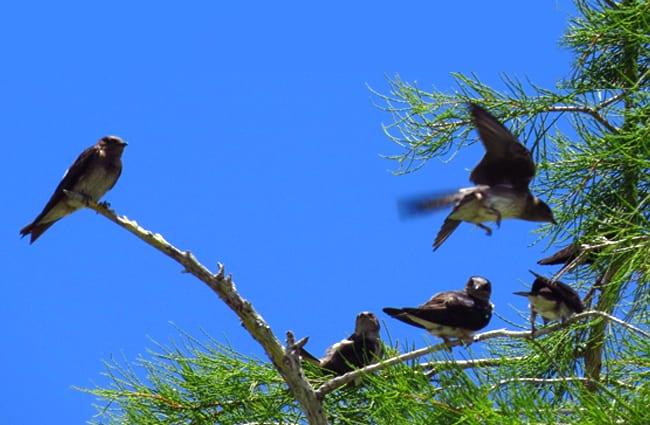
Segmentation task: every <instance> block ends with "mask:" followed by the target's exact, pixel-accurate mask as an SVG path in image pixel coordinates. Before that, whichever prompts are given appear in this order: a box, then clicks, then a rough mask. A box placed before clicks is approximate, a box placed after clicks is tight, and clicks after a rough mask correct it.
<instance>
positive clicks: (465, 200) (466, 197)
mask: <svg viewBox="0 0 650 425" xmlns="http://www.w3.org/2000/svg"><path fill="white" fill-rule="evenodd" d="M469 110H470V113H471V114H472V118H473V120H474V123H475V125H476V127H477V129H478V133H479V136H480V139H481V142H482V143H483V146H484V147H485V155H484V156H483V158H482V159H481V161H480V162H479V163H478V165H477V166H476V167H474V169H473V170H472V173H471V174H470V181H471V182H472V183H474V184H476V186H473V187H468V188H463V189H460V190H459V191H457V192H455V193H452V194H448V195H444V196H439V197H434V198H429V199H426V198H418V199H412V200H407V201H404V202H402V205H401V209H402V211H403V212H404V213H405V214H408V215H412V214H418V213H424V212H427V211H430V210H435V209H439V208H441V207H444V206H446V205H449V204H453V206H454V207H453V209H452V211H451V213H450V214H449V215H448V216H447V218H446V219H445V221H444V223H443V225H442V227H441V228H440V231H439V232H438V235H437V236H436V239H435V241H434V243H433V250H434V251H435V250H437V249H438V248H440V245H442V244H443V242H444V241H446V240H447V238H449V236H451V234H452V233H453V231H454V230H456V228H457V227H458V226H459V225H460V223H461V222H462V221H466V222H468V223H474V224H476V225H477V226H478V227H480V228H481V229H483V230H485V232H486V233H487V235H488V236H489V235H491V234H492V230H491V229H490V228H489V227H488V226H486V225H484V224H483V223H484V222H490V221H494V222H496V224H497V227H499V226H500V225H501V220H503V219H506V218H519V219H522V220H527V221H535V222H548V223H553V224H556V222H555V219H554V218H553V212H552V211H551V208H550V207H549V206H548V205H547V204H546V203H544V201H542V200H541V199H539V198H538V197H536V196H534V195H533V194H532V193H531V192H530V189H529V188H528V185H529V184H530V181H531V180H532V179H533V177H534V176H535V163H534V162H533V158H532V156H531V154H530V152H529V151H528V149H526V147H525V146H524V145H522V144H521V143H520V142H519V140H517V138H516V137H515V136H514V135H513V134H512V133H510V131H509V130H508V129H507V128H505V127H504V126H503V125H502V124H501V123H500V122H499V121H498V120H497V119H496V118H495V117H494V116H492V115H491V114H490V113H488V112H487V111H486V110H485V109H483V108H481V107H480V106H478V105H476V104H473V103H471V104H470V105H469Z"/></svg>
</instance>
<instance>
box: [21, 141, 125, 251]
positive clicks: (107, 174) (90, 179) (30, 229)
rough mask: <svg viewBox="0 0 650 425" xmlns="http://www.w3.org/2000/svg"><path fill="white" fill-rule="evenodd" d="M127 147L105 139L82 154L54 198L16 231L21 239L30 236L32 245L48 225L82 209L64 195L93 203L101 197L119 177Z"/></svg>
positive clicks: (81, 205) (66, 173) (53, 195)
mask: <svg viewBox="0 0 650 425" xmlns="http://www.w3.org/2000/svg"><path fill="white" fill-rule="evenodd" d="M126 145H127V143H126V142H124V141H123V140H122V139H120V138H119V137H116V136H106V137H103V138H101V139H99V141H98V142H97V144H95V145H94V146H91V147H89V148H88V149H86V150H84V151H83V152H82V153H81V155H79V157H78V158H77V159H76V161H75V162H74V163H73V164H72V165H71V166H70V168H68V170H67V171H66V172H65V174H64V176H63V179H62V180H61V182H60V183H59V185H58V186H57V187H56V189H55V190H54V194H52V197H51V198H50V200H49V201H48V202H47V204H46V205H45V208H43V211H41V213H40V214H39V215H38V216H37V217H36V219H35V220H34V221H33V222H32V223H30V224H28V225H27V226H25V227H23V228H22V229H21V230H20V235H21V236H23V237H24V236H26V235H29V234H31V240H30V242H29V243H30V244H32V243H34V241H36V239H38V238H39V236H41V235H42V234H43V232H45V231H46V230H47V229H48V228H49V227H50V226H51V225H53V224H54V223H56V222H57V221H58V220H60V219H61V218H63V217H65V216H66V215H69V214H72V213H73V212H75V211H77V210H78V209H80V208H82V207H83V206H84V205H83V204H81V203H79V202H78V201H75V200H73V199H71V198H70V197H68V196H67V195H66V194H65V193H64V191H70V192H75V193H79V194H80V195H82V196H84V197H87V198H88V199H91V200H93V201H95V202H97V201H99V199H100V198H101V197H102V196H104V194H105V193H106V192H108V191H109V190H110V189H111V188H112V187H113V186H114V185H115V183H116V182H117V179H118V178H119V177H120V174H121V173H122V160H121V157H122V152H123V151H124V147H125V146H126Z"/></svg>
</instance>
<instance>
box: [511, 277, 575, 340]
mask: <svg viewBox="0 0 650 425" xmlns="http://www.w3.org/2000/svg"><path fill="white" fill-rule="evenodd" d="M530 272H531V273H532V274H533V275H534V276H535V281H534V282H533V286H532V288H531V289H530V291H529V292H514V294H515V295H521V296H524V297H528V301H529V302H530V325H531V329H532V331H533V332H535V317H536V316H537V314H539V315H540V316H542V320H543V321H544V324H546V323H548V322H549V321H552V320H561V321H564V320H566V319H567V318H569V317H570V316H572V315H573V314H576V313H582V312H583V311H584V309H585V307H584V304H583V303H582V300H581V299H580V295H578V293H577V292H576V291H574V290H573V288H571V287H570V286H569V285H567V284H566V283H562V282H560V281H552V280H551V279H549V278H547V277H544V276H540V275H538V274H537V273H535V272H534V271H532V270H531V271H530Z"/></svg>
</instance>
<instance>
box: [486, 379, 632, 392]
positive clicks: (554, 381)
mask: <svg viewBox="0 0 650 425" xmlns="http://www.w3.org/2000/svg"><path fill="white" fill-rule="evenodd" d="M513 382H531V383H533V384H557V383H567V382H583V383H587V384H591V385H594V384H598V383H597V382H594V381H593V380H592V379H591V378H583V377H580V376H572V377H566V378H511V379H502V380H501V381H499V382H497V383H496V384H494V385H492V386H491V387H490V390H489V391H494V390H495V389H497V387H499V386H502V385H506V384H510V383H513ZM608 382H609V383H612V384H616V385H620V386H621V387H625V388H628V389H636V387H635V386H634V385H630V384H626V383H625V382H621V381H616V380H615V381H608Z"/></svg>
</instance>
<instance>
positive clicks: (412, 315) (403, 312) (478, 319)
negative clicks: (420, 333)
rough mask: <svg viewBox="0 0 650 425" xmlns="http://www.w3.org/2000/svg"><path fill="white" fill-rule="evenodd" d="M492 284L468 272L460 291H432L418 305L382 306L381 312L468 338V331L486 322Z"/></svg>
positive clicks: (433, 331) (441, 333) (446, 337)
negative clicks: (427, 297)
mask: <svg viewBox="0 0 650 425" xmlns="http://www.w3.org/2000/svg"><path fill="white" fill-rule="evenodd" d="M491 293H492V286H491V284H490V281H489V280H487V279H485V278H484V277H480V276H472V277H470V278H469V280H468V281H467V284H465V288H464V289H463V290H462V291H448V292H440V293H438V294H435V295H434V296H433V297H431V299H430V300H429V301H427V302H425V303H424V304H422V305H421V306H419V307H404V308H391V307H386V308H384V313H386V314H388V315H389V316H392V317H394V318H395V319H398V320H401V321H402V322H404V323H408V324H409V325H413V326H417V327H418V328H423V329H426V330H427V331H429V333H431V334H432V335H434V336H439V337H441V338H442V339H443V340H444V341H445V343H448V342H449V338H460V339H461V340H462V341H463V342H471V341H472V334H473V333H474V332H476V331H478V330H479V329H483V328H484V327H485V326H487V324H488V323H489V322H490V318H491V317H492V310H493V308H494V306H493V305H492V303H490V294H491Z"/></svg>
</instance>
